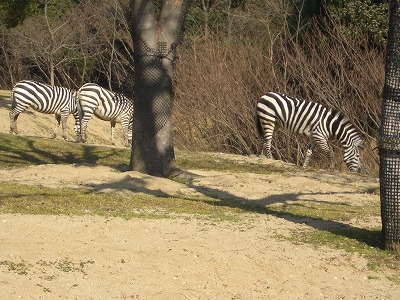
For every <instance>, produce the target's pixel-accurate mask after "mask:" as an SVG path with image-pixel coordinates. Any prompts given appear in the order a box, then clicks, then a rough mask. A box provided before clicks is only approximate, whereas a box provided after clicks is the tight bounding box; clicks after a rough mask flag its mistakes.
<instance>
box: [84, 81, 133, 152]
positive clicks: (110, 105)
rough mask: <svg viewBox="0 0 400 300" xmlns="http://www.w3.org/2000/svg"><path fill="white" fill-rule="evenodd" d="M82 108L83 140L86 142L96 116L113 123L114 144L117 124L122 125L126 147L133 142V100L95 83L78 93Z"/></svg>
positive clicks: (87, 84) (85, 86)
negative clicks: (92, 120) (91, 122)
mask: <svg viewBox="0 0 400 300" xmlns="http://www.w3.org/2000/svg"><path fill="white" fill-rule="evenodd" d="M78 99H79V102H80V105H81V107H82V120H81V138H82V141H83V142H86V129H87V125H88V122H89V120H90V118H91V117H92V115H93V114H94V115H95V116H96V117H98V118H99V119H101V120H104V121H110V123H111V140H112V143H113V144H115V142H114V135H115V124H116V123H121V126H122V129H123V132H124V138H125V145H126V146H128V145H129V144H130V143H131V142H132V126H133V99H129V98H126V97H124V96H123V95H122V94H118V93H113V92H110V91H109V90H107V89H105V88H102V87H101V86H99V85H97V84H95V83H86V84H84V85H83V86H82V87H81V88H80V89H79V91H78Z"/></svg>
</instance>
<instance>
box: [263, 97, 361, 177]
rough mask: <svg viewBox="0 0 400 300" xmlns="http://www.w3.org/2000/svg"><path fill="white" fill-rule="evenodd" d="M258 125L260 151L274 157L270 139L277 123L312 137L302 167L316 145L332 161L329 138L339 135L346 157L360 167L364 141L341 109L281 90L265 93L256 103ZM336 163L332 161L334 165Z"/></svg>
mask: <svg viewBox="0 0 400 300" xmlns="http://www.w3.org/2000/svg"><path fill="white" fill-rule="evenodd" d="M256 110H257V116H258V118H257V129H258V131H259V133H260V135H263V145H262V149H261V154H264V151H265V156H266V157H267V158H272V153H271V141H272V135H273V132H274V129H275V126H277V127H278V126H281V127H283V128H286V129H288V130H289V131H291V132H294V133H297V134H300V135H305V136H307V137H309V145H308V149H307V152H306V157H305V160H304V163H303V167H307V166H308V164H309V161H310V157H311V155H312V152H313V150H314V148H315V146H316V145H318V146H319V147H321V149H322V150H323V151H324V152H325V154H326V155H327V156H328V158H329V159H330V161H331V164H333V160H332V159H333V157H332V153H331V151H330V148H329V145H328V139H329V138H336V139H337V140H338V141H339V142H340V143H341V145H342V147H343V149H344V161H345V163H346V165H347V167H348V168H349V169H350V171H352V172H358V171H359V170H360V150H361V149H362V148H363V147H364V141H363V139H362V138H361V136H360V134H359V133H358V130H357V128H356V126H355V125H354V124H352V123H351V122H350V121H349V119H348V118H346V117H345V116H344V115H343V114H342V113H341V112H339V111H337V110H334V109H328V108H327V107H324V106H323V105H321V104H319V103H316V102H312V101H307V100H300V99H297V98H293V97H289V96H287V95H285V94H282V93H276V92H269V93H267V94H265V95H263V96H262V97H261V98H260V99H259V101H258V103H257V106H256ZM331 166H333V165H331Z"/></svg>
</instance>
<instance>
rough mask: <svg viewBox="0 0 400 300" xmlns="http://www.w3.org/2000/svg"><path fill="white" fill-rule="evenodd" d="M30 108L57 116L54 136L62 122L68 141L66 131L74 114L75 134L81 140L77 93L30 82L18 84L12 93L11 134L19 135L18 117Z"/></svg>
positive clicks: (65, 137)
mask: <svg viewBox="0 0 400 300" xmlns="http://www.w3.org/2000/svg"><path fill="white" fill-rule="evenodd" d="M29 107H31V108H32V109H34V110H36V111H38V112H41V113H45V114H55V117H56V121H57V124H56V128H55V129H54V133H53V136H54V137H56V136H57V130H58V128H59V127H60V122H61V121H62V130H63V134H62V136H63V138H64V139H67V135H66V132H65V131H66V127H67V119H68V116H69V115H70V114H73V116H74V118H75V133H76V135H77V140H79V139H80V112H81V110H80V106H79V103H78V101H77V98H76V91H71V90H70V89H68V88H65V87H60V86H51V85H48V84H44V83H39V82H35V81H30V80H23V81H20V82H18V83H17V84H15V86H14V88H13V89H12V91H11V111H10V132H11V133H16V134H17V133H18V128H17V119H18V116H19V114H20V113H22V112H23V111H25V110H26V109H28V108H29Z"/></svg>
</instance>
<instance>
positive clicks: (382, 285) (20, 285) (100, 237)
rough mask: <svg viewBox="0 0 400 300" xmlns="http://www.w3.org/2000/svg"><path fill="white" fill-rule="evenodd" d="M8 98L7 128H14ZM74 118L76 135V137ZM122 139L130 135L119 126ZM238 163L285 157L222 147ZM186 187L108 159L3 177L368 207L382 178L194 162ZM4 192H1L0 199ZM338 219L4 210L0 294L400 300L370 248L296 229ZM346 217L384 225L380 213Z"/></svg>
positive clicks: (47, 130)
mask: <svg viewBox="0 0 400 300" xmlns="http://www.w3.org/2000/svg"><path fill="white" fill-rule="evenodd" d="M8 108H9V106H8V103H4V102H3V103H1V104H0V117H1V118H0V131H1V132H8V128H9V120H8ZM19 122H20V132H21V134H24V135H30V136H51V132H52V130H53V126H54V120H53V116H46V115H39V114H37V113H35V112H28V113H25V114H23V115H21V117H20V119H19ZM89 129H90V131H89V135H88V136H89V137H91V138H92V140H91V141H92V142H96V143H105V144H109V143H110V139H109V134H110V130H109V124H108V123H107V122H104V121H100V120H97V119H94V120H92V121H91V123H89ZM73 137H74V135H73V122H72V118H71V120H70V125H69V138H70V139H73ZM119 137H120V140H119V141H120V143H121V144H120V145H122V134H121V133H120V134H119ZM214 155H218V156H225V157H229V158H231V159H235V160H236V161H237V163H263V164H267V165H268V164H274V165H277V166H280V165H282V163H281V162H278V161H272V160H268V159H261V158H257V157H240V156H232V155H223V154H214ZM189 171H190V172H191V173H192V174H193V180H192V182H191V184H190V185H185V184H181V183H177V182H172V181H170V180H167V179H162V178H155V177H152V176H148V175H144V174H140V173H137V172H116V171H115V169H111V168H109V167H105V166H82V165H79V166H77V165H40V166H30V167H25V168H20V169H16V168H13V169H8V170H4V169H0V181H1V182H7V181H12V182H18V183H21V184H30V185H43V186H50V187H58V186H60V185H62V186H69V187H74V188H79V187H89V188H92V189H93V190H95V191H102V192H118V193H138V192H141V193H150V194H154V195H174V194H178V193H179V194H185V195H194V194H200V195H209V196H214V197H219V198H221V199H231V200H232V199H233V200H234V201H244V202H247V201H248V202H251V203H254V204H257V205H266V204H272V203H291V202H292V201H298V200H309V201H316V202H321V203H335V202H340V203H343V205H351V206H354V207H355V208H356V209H362V207H363V206H364V205H369V204H370V203H377V202H379V196H377V195H375V194H371V193H367V192H366V191H368V190H371V189H376V188H377V187H378V184H379V183H378V180H377V179H376V178H370V177H364V176H359V175H353V174H350V173H333V174H328V173H324V172H322V171H321V172H318V173H308V172H304V171H302V170H299V171H298V172H295V174H292V175H290V176H289V175H279V174H270V175H257V174H253V173H231V172H217V171H200V170H189ZM0 201H1V198H0ZM324 226H331V225H330V224H324V223H321V222H320V223H313V222H311V221H310V220H304V222H303V221H301V220H300V221H299V220H298V219H293V218H290V217H282V216H276V215H265V214H248V215H246V216H244V217H243V221H241V222H237V223H233V222H213V221H207V220H201V219H198V218H196V217H194V216H193V217H190V216H187V215H185V216H182V217H179V216H176V218H174V219H160V220H153V219H131V220H123V219H119V218H102V217H70V216H33V215H9V214H6V215H0V285H1V288H0V299H174V300H176V299H398V297H399V295H400V285H399V284H396V283H394V282H393V281H391V280H390V278H391V277H393V276H397V278H398V276H399V275H400V274H398V273H396V272H395V271H393V270H390V269H382V268H379V269H378V270H371V268H370V267H369V265H368V264H369V263H368V261H367V260H366V259H364V258H363V257H361V256H359V255H357V254H352V253H347V252H344V251H341V250H334V249H330V248H325V247H319V248H315V247H313V246H311V245H306V244H294V243H292V242H290V241H289V240H288V239H285V238H284V237H288V236H290V235H291V234H292V232H293V230H295V231H296V230H307V229H312V228H313V229H314V228H322V227H324ZM339 226H344V227H346V226H347V227H355V228H366V229H368V228H379V226H380V219H379V218H369V219H355V220H351V221H350V222H347V223H343V224H339Z"/></svg>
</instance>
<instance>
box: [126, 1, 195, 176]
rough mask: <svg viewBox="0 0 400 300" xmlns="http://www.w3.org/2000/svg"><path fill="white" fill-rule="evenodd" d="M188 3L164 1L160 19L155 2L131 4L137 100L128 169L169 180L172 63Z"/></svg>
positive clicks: (172, 164)
mask: <svg viewBox="0 0 400 300" xmlns="http://www.w3.org/2000/svg"><path fill="white" fill-rule="evenodd" d="M188 4H189V1H188V0H177V1H169V0H167V1H165V2H164V4H163V7H162V10H161V14H160V20H159V21H157V20H156V18H155V10H154V5H153V2H152V1H151V0H131V14H132V24H131V26H132V27H131V34H132V38H133V44H134V50H135V51H134V68H135V97H134V107H135V110H134V123H133V134H132V152H131V161H130V170H135V171H139V172H142V173H146V174H151V175H155V176H169V175H171V174H172V173H173V172H174V171H176V170H177V167H176V161H175V153H174V143H173V123H172V104H173V64H174V60H175V50H176V45H177V44H178V43H179V42H180V39H181V37H182V32H183V23H184V18H185V16H186V13H187V7H188Z"/></svg>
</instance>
